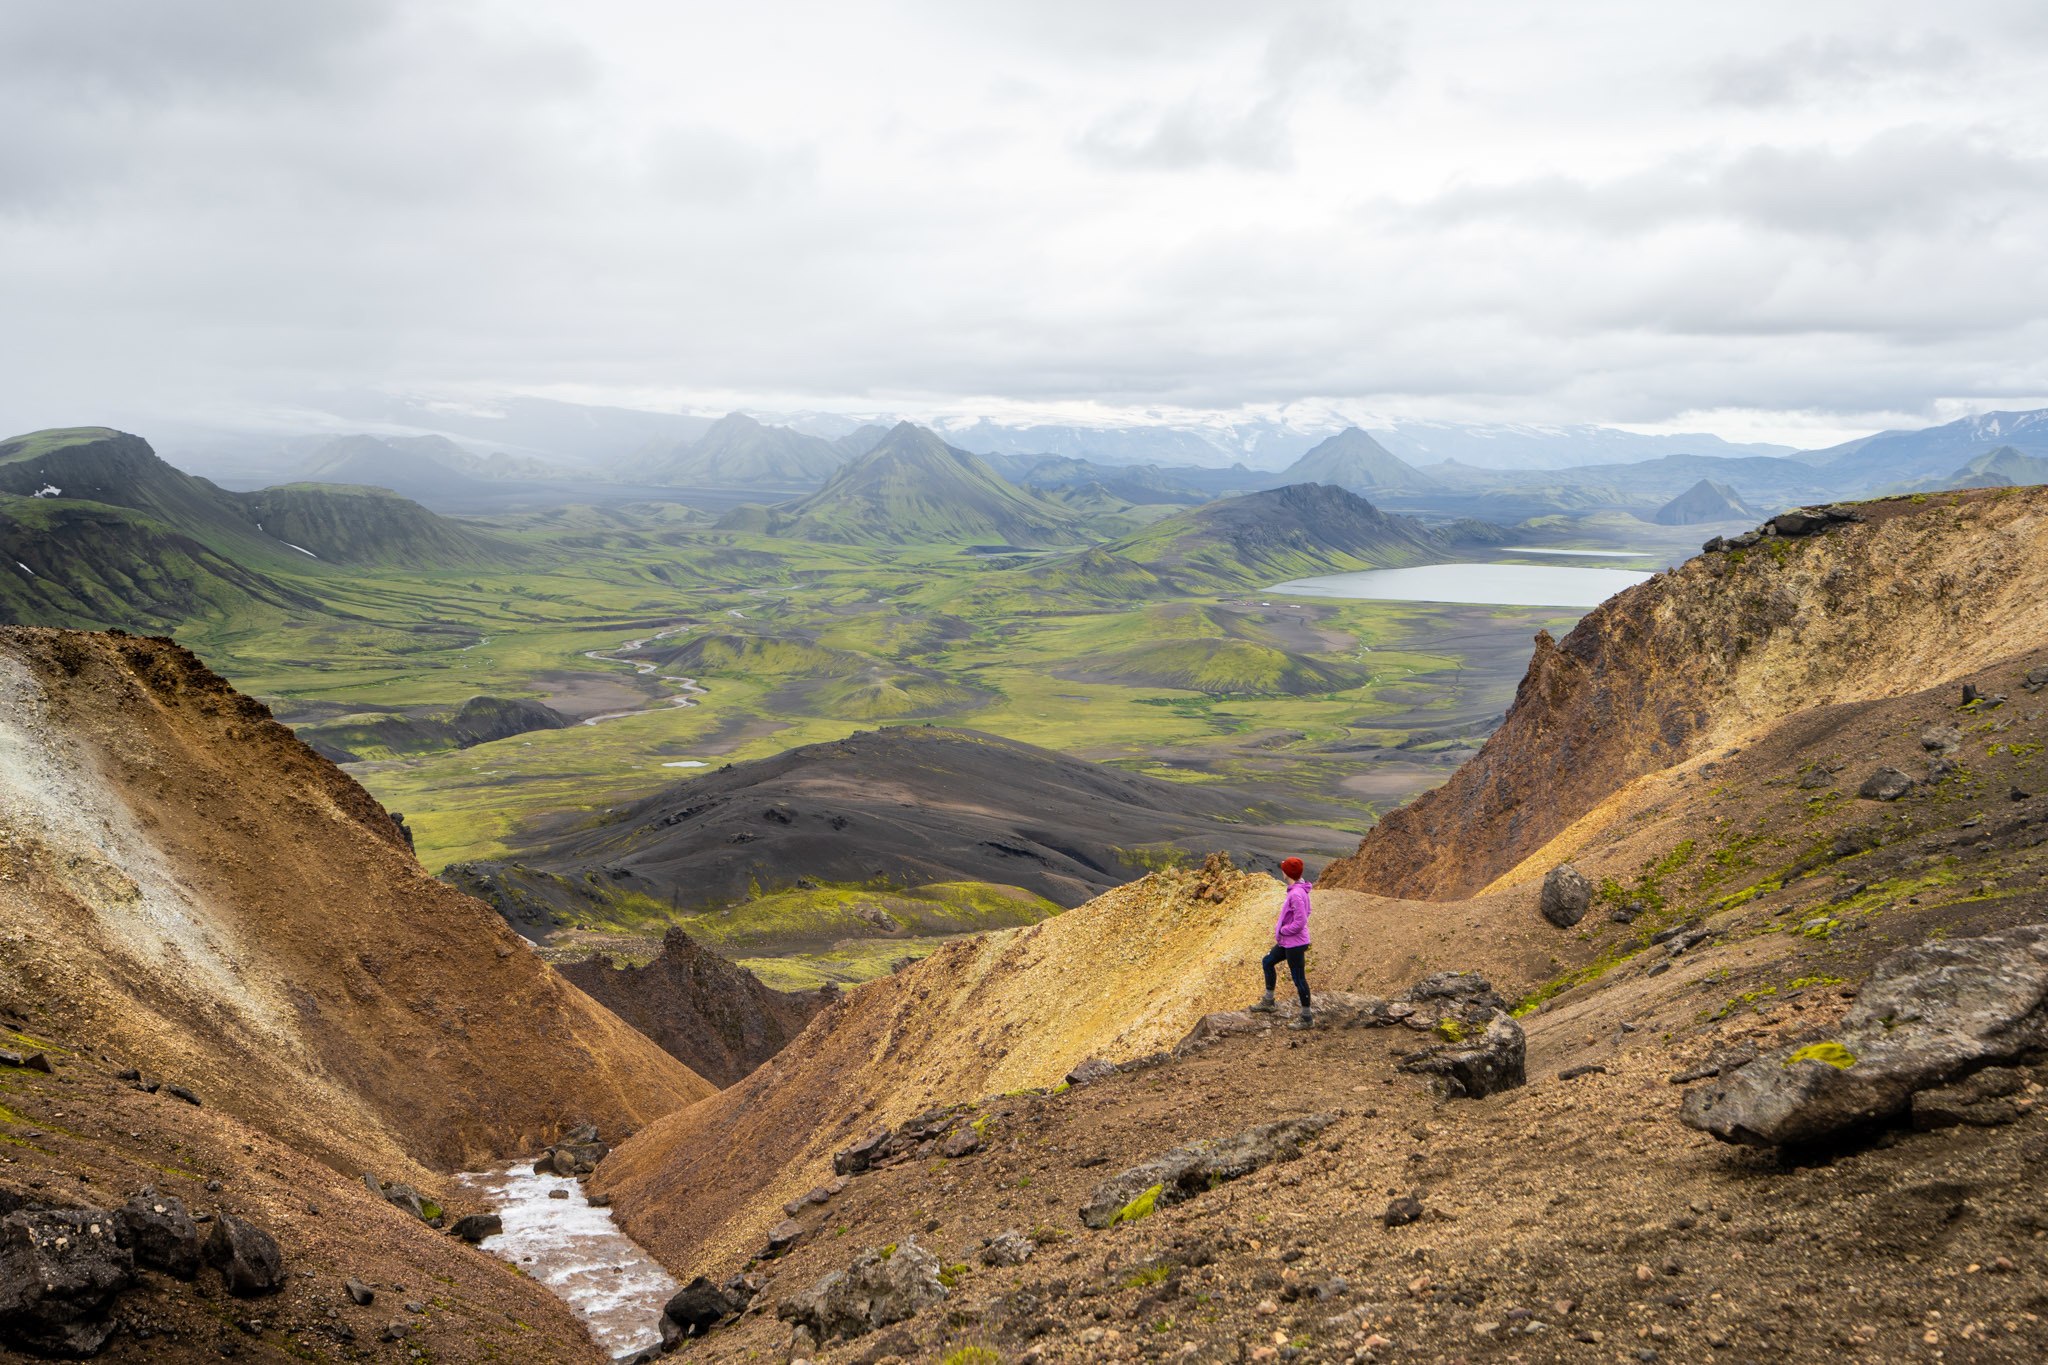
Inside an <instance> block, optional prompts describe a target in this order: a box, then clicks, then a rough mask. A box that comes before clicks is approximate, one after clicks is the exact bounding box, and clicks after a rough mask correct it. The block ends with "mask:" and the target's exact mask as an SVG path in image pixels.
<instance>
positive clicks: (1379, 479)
mask: <svg viewBox="0 0 2048 1365" xmlns="http://www.w3.org/2000/svg"><path fill="white" fill-rule="evenodd" d="M1280 481H1281V482H1282V483H1283V484H1293V483H1327V484H1334V485H1335V486H1337V487H1338V488H1348V489H1350V490H1351V491H1352V492H1354V493H1365V492H1388V493H1427V492H1431V491H1433V490H1434V489H1436V487H1437V483H1436V480H1434V479H1432V478H1430V477H1429V475H1427V474H1425V473H1423V472H1422V471H1421V470H1419V469H1417V468H1416V467H1415V466H1414V465H1412V464H1409V463H1408V462H1407V461H1406V460H1404V459H1402V458H1401V457H1400V456H1398V455H1396V454H1394V452H1393V451H1391V450H1388V449H1387V448H1386V447H1385V446H1383V445H1381V444H1380V443H1379V442H1378V441H1375V440H1374V439H1373V438H1372V437H1371V436H1368V435H1367V434H1366V433H1365V432H1363V431H1360V430H1359V429H1358V428H1357V427H1346V428H1345V429H1344V430H1342V431H1340V432H1338V433H1337V434H1336V435H1335V436H1332V437H1331V438H1330V439H1329V440H1327V441H1324V442H1323V443H1322V444H1321V445H1319V446H1317V447H1316V448H1315V449H1313V450H1310V451H1308V452H1307V453H1305V454H1304V455H1303V456H1302V457H1301V458H1300V459H1298V460H1296V461H1295V462H1294V463H1293V464H1291V465H1289V466H1288V467H1287V469H1286V471H1285V472H1283V473H1282V474H1281V475H1280Z"/></svg>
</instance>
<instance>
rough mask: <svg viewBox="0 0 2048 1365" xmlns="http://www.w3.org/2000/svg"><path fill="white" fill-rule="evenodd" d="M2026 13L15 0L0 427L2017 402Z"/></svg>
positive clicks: (2033, 389)
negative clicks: (339, 405)
mask: <svg viewBox="0 0 2048 1365" xmlns="http://www.w3.org/2000/svg"><path fill="white" fill-rule="evenodd" d="M1538 10H1540V11H1541V12H1540V13H1537V12H1535V11H1538ZM2044 57H2048V23H2044V22H2043V21H2042V20H2041V19H2040V18H2039V17H2038V14H2037V7H2036V6H2033V5H2031V4H2024V3H1993V2H1988V0H1962V2H1961V3H1954V4H1950V5H1947V6H1943V7H1942V8H1941V9H1940V10H1939V11H1938V12H1935V11H1930V10H1929V9H1928V8H1927V7H1926V6H1924V5H1918V4H1908V3H1888V2H1887V0H1875V2H1874V3H1855V4H1852V3H1844V2H1841V0H1815V3H1811V4H1806V5H1800V6H1784V5H1779V4H1764V3H1752V2H1751V0H1728V2H1727V3H1723V4H1719V5H1715V6H1641V5H1633V4H1627V3H1622V2H1621V0H1612V2H1607V0H1599V2H1596V0H1580V2H1577V3H1559V4H1553V5H1545V6H1540V7H1536V6H1527V7H1509V6H1500V5H1494V4H1487V3H1478V2H1477V0H1451V2H1450V3H1445V4H1442V5H1436V6H1429V7H1421V6H1410V5H1395V4H1376V3H1333V2H1331V0H1276V3H1273V4H1267V5H1258V6H1246V5H1241V4H1234V3H1214V2H1212V0H1170V2H1169V0H1136V2H1134V3H1133V2H1127V3H1120V4H1116V5H1107V6H1106V5H1100V4H1084V3H1080V0H1048V2H1046V3H1036V4H1032V5H1022V6H974V5H959V4H943V3H938V0H900V2H898V3H873V4H865V5H857V6H855V5H845V4H826V3H809V2H808V0H790V2H789V3H782V4H777V5H773V6H752V7H741V6H730V5H710V4H701V3H684V4H673V3H657V2H656V0H589V2H588V3H585V4H583V5H579V6H575V7H564V6H557V5H548V4H542V3H539V0H490V2H489V3H486V2H485V0H405V3H399V2H398V0H323V3H321V4H318V5H278V4H274V3H270V0H189V3H184V4H180V5H176V6H169V5H163V4H161V3H158V2H157V0H99V2H98V3H95V4H93V5H90V6H85V5H62V6H55V5H18V6H9V7H6V8H4V9H0V127H4V128H6V129H7V130H8V131H7V132H6V133H5V134H4V135H0V261H4V262H5V264H4V266H0V310H4V313H5V316H6V318H7V325H6V327H5V328H4V331H0V365H4V367H5V372H6V373H7V374H8V376H9V383H8V384H7V385H5V386H0V389H4V392H0V424H4V425H6V426H8V427H9V428H10V429H18V428H20V427H23V426H27V425H35V424H43V423H49V422H57V421H91V420H102V419H104V418H106V417H109V416H118V415H123V414H130V413H149V412H180V411H182V412H194V411H202V410H207V411H224V410H228V409H231V408H233V407H234V406H235V405H237V404H258V403H265V402H273V403H274V402H282V401H291V400H295V399H297V398H299V397H302V396H303V395H306V394H309V393H316V392H318V391H319V390H321V389H323V388H346V387H363V386H400V387H405V388H409V389H415V390H438V391H446V392H449V393H462V392H493V391H526V392H537V393H552V394H556V395H558V396H573V397H579V398H586V399H591V400H597V401H627V402H639V403H665V404H669V405H685V404H686V405H692V406H708V407H714V408H716V407H723V406H729V405H740V404H747V405H753V406H763V407H773V406H782V407H813V408H815V407H830V406H834V405H838V406H844V407H867V408H875V407H887V406H892V405H893V406H898V407H919V408H940V407H946V406H948V405H952V406H962V405H972V404H973V403H974V402H976V401H980V400H986V401H987V402H989V403H1000V404H1002V405H1004V406H1005V407H1007V408H1010V409H1016V410H1030V409H1031V408H1032V407H1033V405H1044V406H1046V408H1047V409H1048V410H1050V409H1052V408H1054V407H1059V406H1065V407H1071V406H1072V405H1075V404H1085V405H1091V406H1097V407H1101V408H1104V409H1111V410H1117V411H1126V410H1133V409H1144V408H1146V407H1150V406H1161V407H1172V408H1175V409H1189V408H1194V409H1235V408H1238V407H1241V406H1244V405H1262V404H1276V403H1286V402H1290V401H1293V400H1298V399H1304V398H1312V399H1318V400H1326V401H1332V402H1341V403H1345V404H1350V405H1356V406H1362V407H1367V408H1370V409H1372V410H1374V411H1379V412H1384V413H1388V414H1391V415H1414V416H1428V417H1444V418H1496V417H1505V418H1518V419H1527V420H1542V421H1598V422H1610V423H1624V424H1636V425H1641V426H1647V427H1655V426H1660V425H1661V426H1669V427H1674V428H1693V429H1696V428H1698V427H1700V426H1703V425H1718V426H1719V427H1720V428H1721V429H1723V430H1726V431H1728V432H1729V434H1731V435H1736V436H1742V435H1768V434H1771V433H1773V432H1780V431H1790V430H1792V429H1795V428H1797V429H1801V430H1805V429H1811V430H1813V431H1815V432H1817V433H1826V432H1829V431H1835V430H1853V429H1857V428H1861V427H1865V426H1872V425H1881V424H1883V423H1885V422H1890V421H1912V420H1916V419H1926V420H1935V419H1938V418H1941V417H1945V416H1950V415H1953V414H1954V413H1955V412H1956V411H1959V410H1967V409H1970V408H1973V407H1975V408H1986V407H1993V406H2001V405H2003V406H2013V405H2024V404H2026V403H2028V402H2030V401H2031V402H2038V401H2041V399H2042V397H2043V396H2048V344H2044V343H2048V321H2044V319H2048V253H2044V251H2043V250H2042V248H2041V246H2040V243H2041V242H2042V241H2043V240H2044V239H2048V238H2044V232H2043V229H2044V227H2048V221H2044V219H2048V159H2044V157H2043V155H2042V153H2041V151H2040V149H2041V148H2043V147H2044V146H2048V141H2044V136H2043V134H2044V132H2048V87H2043V85H2042V84H2041V83H2040V82H2039V81H2038V80H2037V79H2035V74H2036V73H2037V72H2038V70H2039V69H2040V67H2041V65H2042V61H2043V58H2044Z"/></svg>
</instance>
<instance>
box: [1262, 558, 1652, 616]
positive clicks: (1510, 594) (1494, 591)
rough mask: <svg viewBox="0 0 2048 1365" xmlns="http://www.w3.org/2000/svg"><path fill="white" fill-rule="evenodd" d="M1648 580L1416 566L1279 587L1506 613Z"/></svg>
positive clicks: (1530, 568) (1512, 567) (1580, 599)
mask: <svg viewBox="0 0 2048 1365" xmlns="http://www.w3.org/2000/svg"><path fill="white" fill-rule="evenodd" d="M1649 577H1650V575H1649V574H1647V573H1639V572H1637V571H1636V570H1634V569H1594V568H1584V567H1581V566H1579V565H1561V564H1418V565H1416V566H1414V567H1413V568H1408V569H1367V570H1364V571H1363V572H1360V573H1332V574H1322V575H1319V576H1317V577H1315V578H1296V579H1293V580H1291V581H1290V582H1286V583H1276V584H1274V585H1273V586H1272V588H1270V589H1269V590H1268V591H1271V592H1276V593H1291V594H1294V595H1296V596H1299V597H1348V598H1354V599H1362V600H1367V601H1375V602H1477V603H1487V604H1491V605H1496V606H1505V607H1595V606H1598V605H1599V604H1600V603H1602V602H1604V601H1606V600H1607V599H1608V598H1610V597H1612V596H1614V594H1616V593H1618V592H1620V591H1622V590H1623V589H1624V588H1632V587H1634V586H1635V585H1636V584H1638V583H1641V582H1643V581H1644V580H1646V579H1647V578H1649Z"/></svg>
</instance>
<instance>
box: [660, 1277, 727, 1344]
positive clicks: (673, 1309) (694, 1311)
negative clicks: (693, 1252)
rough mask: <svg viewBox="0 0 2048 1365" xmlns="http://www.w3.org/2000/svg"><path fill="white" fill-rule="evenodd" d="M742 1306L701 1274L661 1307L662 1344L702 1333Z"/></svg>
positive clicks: (675, 1342)
mask: <svg viewBox="0 0 2048 1365" xmlns="http://www.w3.org/2000/svg"><path fill="white" fill-rule="evenodd" d="M741 1307H742V1305H741V1304H738V1303H735V1302H734V1301H733V1300H732V1299H730V1298H728V1297H726V1295H725V1293H724V1292H723V1291H722V1290H720V1289H719V1287H718V1286H717V1285H715V1284H713V1283H712V1282H711V1281H710V1280H708V1279H706V1278H704V1277H703V1276H702V1275H699V1276H698V1277H697V1278H696V1279H694V1280H692V1281H690V1282H689V1283H688V1284H686V1285H684V1286H683V1287H682V1288H681V1289H678V1290H677V1291H676V1292H675V1294H674V1295H672V1296H671V1297H670V1298H669V1301H668V1304H667V1306H666V1307H664V1308H663V1309H662V1310H661V1344H662V1346H663V1347H664V1348H673V1347H674V1346H675V1345H676V1344H677V1343H678V1342H681V1341H686V1340H690V1339H692V1338H696V1337H701V1336H703V1335H704V1334H705V1333H707V1332H709V1331H710V1330H711V1329H712V1328H714V1327H716V1326H717V1325H718V1324H719V1323H721V1322H723V1321H725V1320H726V1319H727V1318H729V1317H731V1316H732V1315H733V1314H735V1313H737V1312H739V1311H740V1308H741Z"/></svg>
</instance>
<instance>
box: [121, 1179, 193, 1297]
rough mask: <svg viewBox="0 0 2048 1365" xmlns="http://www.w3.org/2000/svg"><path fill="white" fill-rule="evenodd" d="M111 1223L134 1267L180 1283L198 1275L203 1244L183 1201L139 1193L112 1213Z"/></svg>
mask: <svg viewBox="0 0 2048 1365" xmlns="http://www.w3.org/2000/svg"><path fill="white" fill-rule="evenodd" d="M114 1224H115V1227H116V1228H117V1229H118V1230H119V1236H120V1240H121V1245H122V1246H125V1247H127V1248H128V1249H129V1250H130V1251H132V1252H134V1253H135V1261H136V1264H138V1265H142V1266H146V1267H148V1268H149V1269H151V1270H161V1271H162V1272H163V1273H164V1274H166V1275H171V1276H175V1277H176V1278H178V1279H181V1280H189V1279H193V1278H194V1277H196V1276H197V1275H198V1274H199V1267H200V1264H201V1261H202V1259H203V1258H202V1253H203V1251H204V1250H205V1245H206V1242H205V1239H204V1238H203V1237H201V1236H200V1235H199V1224H198V1223H196V1222H194V1221H193V1220H192V1215H191V1214H190V1213H188V1212H186V1210H185V1203H184V1201H183V1200H181V1199H178V1198H176V1197H175V1196H173V1195H168V1194H158V1193H157V1192H156V1191H155V1190H147V1189H146V1190H143V1191H142V1192H141V1193H140V1194H138V1195H136V1196H135V1197H134V1198H133V1199H131V1200H129V1201H128V1202H127V1204H126V1205H124V1206H123V1207H122V1208H120V1209H118V1210H116V1211H115V1214H114Z"/></svg>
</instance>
